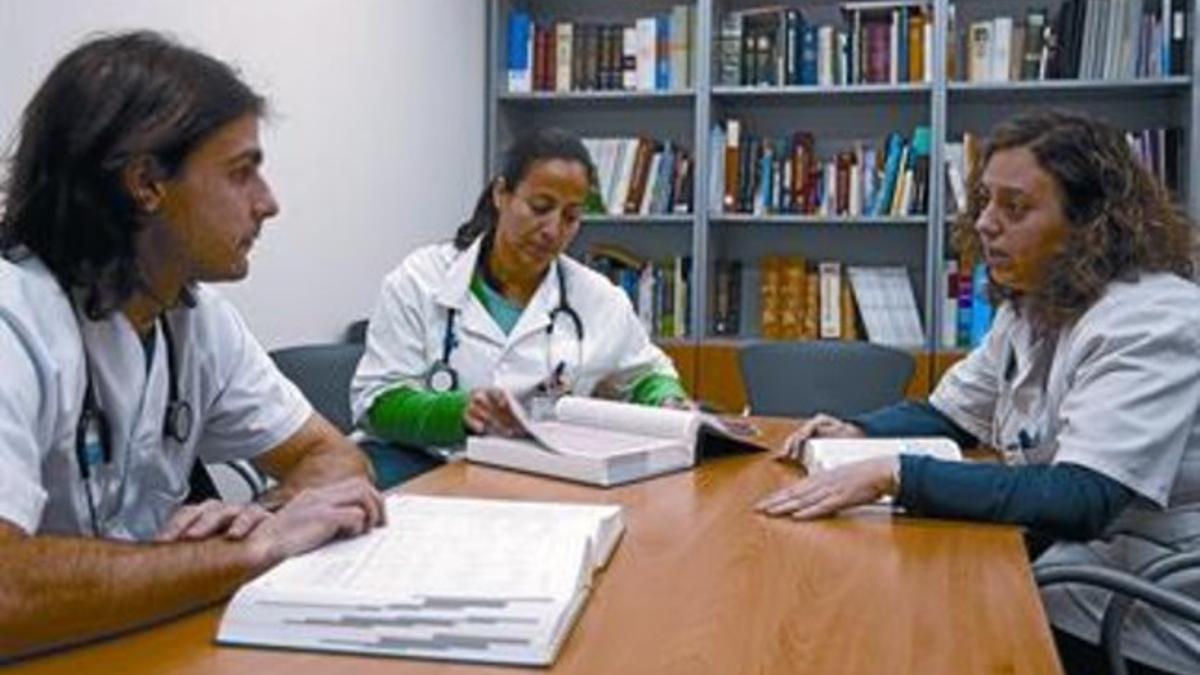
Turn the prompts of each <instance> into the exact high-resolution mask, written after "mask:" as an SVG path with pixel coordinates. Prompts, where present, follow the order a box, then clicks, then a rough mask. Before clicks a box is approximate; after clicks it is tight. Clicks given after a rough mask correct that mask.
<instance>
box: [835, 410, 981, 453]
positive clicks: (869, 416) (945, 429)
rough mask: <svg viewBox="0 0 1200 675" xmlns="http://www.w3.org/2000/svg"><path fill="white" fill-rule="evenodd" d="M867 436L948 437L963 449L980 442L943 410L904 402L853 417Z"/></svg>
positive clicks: (853, 420) (853, 422) (849, 420)
mask: <svg viewBox="0 0 1200 675" xmlns="http://www.w3.org/2000/svg"><path fill="white" fill-rule="evenodd" d="M846 421H847V422H850V423H851V424H855V425H857V426H858V427H859V428H861V429H862V430H863V432H864V433H866V435H867V436H873V437H881V436H895V437H906V436H907V437H912V436H948V437H950V438H952V439H954V441H955V442H956V443H958V444H959V445H961V446H964V447H970V446H974V445H976V444H977V443H978V442H979V441H978V439H976V438H975V437H974V436H972V435H971V434H970V433H968V432H967V431H966V430H965V429H963V428H962V427H960V426H958V425H957V424H955V422H954V420H952V419H950V418H949V417H947V416H946V415H945V414H943V413H942V412H941V411H940V410H938V409H937V408H935V407H933V406H932V405H930V404H928V403H926V402H924V401H901V402H900V403H894V404H892V405H889V406H886V407H883V408H879V409H878V410H872V411H871V412H869V413H864V414H862V415H857V416H855V417H851V418H849V419H848V420H846Z"/></svg>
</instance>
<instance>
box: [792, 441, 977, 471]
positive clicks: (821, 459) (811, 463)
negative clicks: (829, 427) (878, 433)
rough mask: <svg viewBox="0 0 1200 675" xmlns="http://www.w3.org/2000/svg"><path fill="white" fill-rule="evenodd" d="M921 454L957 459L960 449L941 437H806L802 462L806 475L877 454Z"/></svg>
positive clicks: (871, 457) (959, 455) (937, 457)
mask: <svg viewBox="0 0 1200 675" xmlns="http://www.w3.org/2000/svg"><path fill="white" fill-rule="evenodd" d="M898 455H924V456H929V457H934V458H936V459H943V460H948V461H961V460H962V458H963V456H962V450H961V449H960V448H959V447H958V444H957V443H955V442H954V441H953V440H952V439H950V438H946V437H944V436H928V437H917V438H810V439H808V440H807V441H805V442H804V451H803V456H802V462H803V464H804V468H805V470H806V471H807V472H808V473H809V474H814V473H821V472H823V471H829V470H830V469H836V468H838V467H840V466H845V465H846V464H851V463H853V462H861V461H863V460H866V459H875V458H877V457H896V456H898Z"/></svg>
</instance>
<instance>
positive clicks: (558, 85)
mask: <svg viewBox="0 0 1200 675" xmlns="http://www.w3.org/2000/svg"><path fill="white" fill-rule="evenodd" d="M555 30H556V31H557V34H556V36H555V41H554V46H555V48H556V49H557V50H558V53H557V54H556V56H555V59H554V64H555V70H554V90H555V91H559V92H563V91H571V67H572V64H573V63H574V56H573V54H572V51H571V50H572V47H573V44H574V40H573V39H572V38H573V36H572V31H573V26H572V25H571V24H570V23H566V22H560V23H558V24H557V25H556V26H555Z"/></svg>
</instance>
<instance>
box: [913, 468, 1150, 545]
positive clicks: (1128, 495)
mask: <svg viewBox="0 0 1200 675" xmlns="http://www.w3.org/2000/svg"><path fill="white" fill-rule="evenodd" d="M899 487H900V489H899V494H898V495H897V497H896V502H897V504H899V505H900V506H903V507H904V508H905V509H907V510H908V511H909V512H911V513H913V514H915V515H926V516H936V517H943V518H963V519H967V520H982V521H988V522H995V523H1013V524H1017V525H1024V526H1026V527H1029V528H1032V529H1034V530H1038V531H1040V532H1044V533H1047V534H1050V535H1052V536H1054V537H1055V538H1059V539H1073V540H1082V541H1086V540H1088V539H1094V538H1096V537H1098V536H1100V534H1101V533H1102V532H1103V531H1104V529H1105V528H1106V527H1107V526H1108V524H1109V523H1110V522H1111V521H1112V519H1113V518H1115V517H1116V516H1117V514H1119V513H1120V512H1121V511H1122V510H1123V509H1124V508H1125V507H1126V506H1128V505H1129V503H1130V502H1131V501H1132V500H1133V497H1134V493H1133V492H1132V491H1131V490H1129V488H1127V487H1125V486H1124V485H1122V484H1121V483H1119V482H1117V481H1115V480H1113V479H1112V478H1109V477H1107V476H1105V475H1103V474H1100V473H1098V472H1096V471H1092V470H1091V469H1088V468H1086V467H1082V466H1078V465H1074V464H1049V465H1039V466H1028V465H1027V466H1005V465H1003V464H983V463H980V464H971V463H962V462H947V461H941V460H936V459H933V458H931V457H917V456H913V455H902V456H901V457H900V486H899Z"/></svg>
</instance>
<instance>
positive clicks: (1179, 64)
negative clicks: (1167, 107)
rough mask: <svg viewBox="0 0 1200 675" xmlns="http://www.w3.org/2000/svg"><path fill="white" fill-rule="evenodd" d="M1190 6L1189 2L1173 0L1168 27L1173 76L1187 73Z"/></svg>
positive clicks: (1169, 59)
mask: <svg viewBox="0 0 1200 675" xmlns="http://www.w3.org/2000/svg"><path fill="white" fill-rule="evenodd" d="M1189 4H1190V3H1189V2H1188V0H1171V17H1170V25H1169V26H1167V29H1168V31H1167V32H1168V34H1169V35H1170V43H1169V44H1170V47H1169V49H1168V52H1167V53H1168V57H1167V58H1168V61H1169V65H1170V73H1171V74H1172V75H1184V74H1186V73H1187V45H1188V23H1189V22H1190V21H1191V17H1189V16H1188V6H1189Z"/></svg>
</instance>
